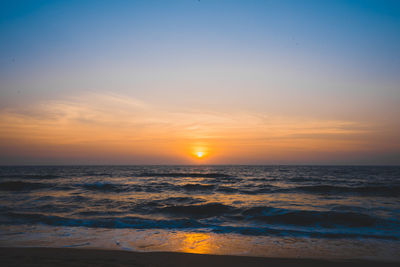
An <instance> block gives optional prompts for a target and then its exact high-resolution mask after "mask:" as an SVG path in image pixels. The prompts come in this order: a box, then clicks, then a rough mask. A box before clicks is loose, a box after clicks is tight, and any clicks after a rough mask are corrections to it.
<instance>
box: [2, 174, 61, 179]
mask: <svg viewBox="0 0 400 267" xmlns="http://www.w3.org/2000/svg"><path fill="white" fill-rule="evenodd" d="M0 178H1V179H35V180H41V179H43V180H48V179H57V178H62V176H59V175H52V174H8V175H2V176H1V177H0Z"/></svg>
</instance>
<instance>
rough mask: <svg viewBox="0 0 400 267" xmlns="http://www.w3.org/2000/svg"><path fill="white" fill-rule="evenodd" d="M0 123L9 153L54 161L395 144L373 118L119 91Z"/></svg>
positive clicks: (220, 157)
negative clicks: (168, 103) (172, 101)
mask: <svg viewBox="0 0 400 267" xmlns="http://www.w3.org/2000/svg"><path fill="white" fill-rule="evenodd" d="M0 125H1V126H2V127H1V128H2V131H1V132H0V140H1V141H0V146H1V147H2V148H3V149H4V150H3V151H6V150H7V153H9V155H10V157H11V158H12V157H13V156H14V157H21V158H24V157H26V158H36V160H37V162H40V161H41V160H43V161H44V162H46V160H47V161H50V162H53V163H57V162H61V163H62V162H65V161H72V163H111V164H135V163H136V164H145V163H147V164H163V163H170V164H180V163H182V164H198V163H201V164H230V163H243V164H247V163H250V164H257V163H259V164H261V163H270V164H272V163H292V162H293V163H308V162H315V163H325V162H327V161H334V160H335V159H336V160H338V161H339V162H340V158H341V157H343V155H346V156H350V157H356V158H357V157H360V156H362V155H363V154H368V153H374V154H375V153H377V152H379V151H387V150H390V149H393V148H396V147H393V144H392V143H390V139H385V138H390V136H389V137H388V136H386V137H385V136H382V137H381V139H379V137H377V136H376V134H375V133H374V130H373V129H374V127H372V125H368V124H361V123H357V122H352V121H339V120H321V119H319V120H318V119H312V118H303V117H293V116H292V117H282V116H273V115H267V114H261V113H254V112H253V113H250V112H244V111H235V110H232V111H231V112H215V111H214V112H212V111H207V110H197V109H190V108H181V109H180V108H171V107H170V108H168V109H165V108H163V107H160V106H154V105H151V104H149V103H145V102H143V101H139V100H136V99H132V98H129V97H126V96H121V95H116V94H113V93H108V94H98V93H89V94H85V95H81V96H79V97H75V98H70V99H68V100H63V101H48V102H44V103H41V104H39V105H33V106H26V107H24V109H23V110H21V109H19V110H12V109H6V110H3V111H2V112H1V113H0ZM197 152H203V153H204V156H203V157H202V158H200V159H199V158H198V157H197V156H196V155H195V154H196V153H197ZM49 159H50V160H49Z"/></svg>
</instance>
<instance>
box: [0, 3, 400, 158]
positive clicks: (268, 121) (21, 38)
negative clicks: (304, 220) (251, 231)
mask: <svg viewBox="0 0 400 267" xmlns="http://www.w3.org/2000/svg"><path fill="white" fill-rule="evenodd" d="M399 48H400V2H399V1H369V0H364V1H350V0H348V1H340V0H338V1H333V0H328V1H312V0H308V1H305V0H304V1H303V0H297V1H295V0H293V1H289V0H288V1H285V0H282V1H278V0H276V1H275V0H264V1H256V0H246V1H245V0H243V1H239V0H230V1H228V0H226V1H224V0H200V1H199V0H176V1H172V0H171V1H169V0H164V1H161V0H160V1H153V0H146V1H145V0H142V1H120V0H115V1H101V0H99V1H85V0H81V1H74V0H70V1H67V0H65V1H62V0H60V1H57V0H54V1H42V0H36V1H4V0H1V1H0V165H35V164H39V165H54V164H335V165H336V164H344V165H371V164H372V165H400V49H399ZM198 152H202V153H203V155H202V157H198V156H197V153H198Z"/></svg>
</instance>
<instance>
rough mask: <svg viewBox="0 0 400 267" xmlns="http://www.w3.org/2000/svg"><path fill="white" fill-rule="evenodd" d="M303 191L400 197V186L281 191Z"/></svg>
mask: <svg viewBox="0 0 400 267" xmlns="http://www.w3.org/2000/svg"><path fill="white" fill-rule="evenodd" d="M285 190H287V191H302V192H306V193H318V194H343V193H346V194H359V195H372V196H374V195H375V196H392V197H400V186H396V185H391V186H360V187H351V186H334V185H310V186H298V187H295V188H291V189H284V190H281V191H285Z"/></svg>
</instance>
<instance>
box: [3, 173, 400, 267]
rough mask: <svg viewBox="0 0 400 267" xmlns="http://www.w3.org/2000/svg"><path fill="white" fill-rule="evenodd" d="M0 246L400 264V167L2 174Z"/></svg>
mask: <svg viewBox="0 0 400 267" xmlns="http://www.w3.org/2000/svg"><path fill="white" fill-rule="evenodd" d="M0 234H1V235H0V246H10V245H15V246H72V247H79V246H83V247H103V248H114V249H133V250H143V251H149V250H150V251H151V250H169V251H187V252H197V253H213V254H246V255H261V256H263V255H265V256H282V255H283V256H299V255H300V256H302V255H306V256H307V255H308V256H311V257H312V256H313V255H319V256H321V257H324V256H325V257H347V258H353V257H356V258H365V257H367V258H368V257H373V258H374V257H375V258H379V259H388V260H399V259H400V256H398V255H400V167H373V166H65V167H56V166H51V167H50V166H49V167H0Z"/></svg>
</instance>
